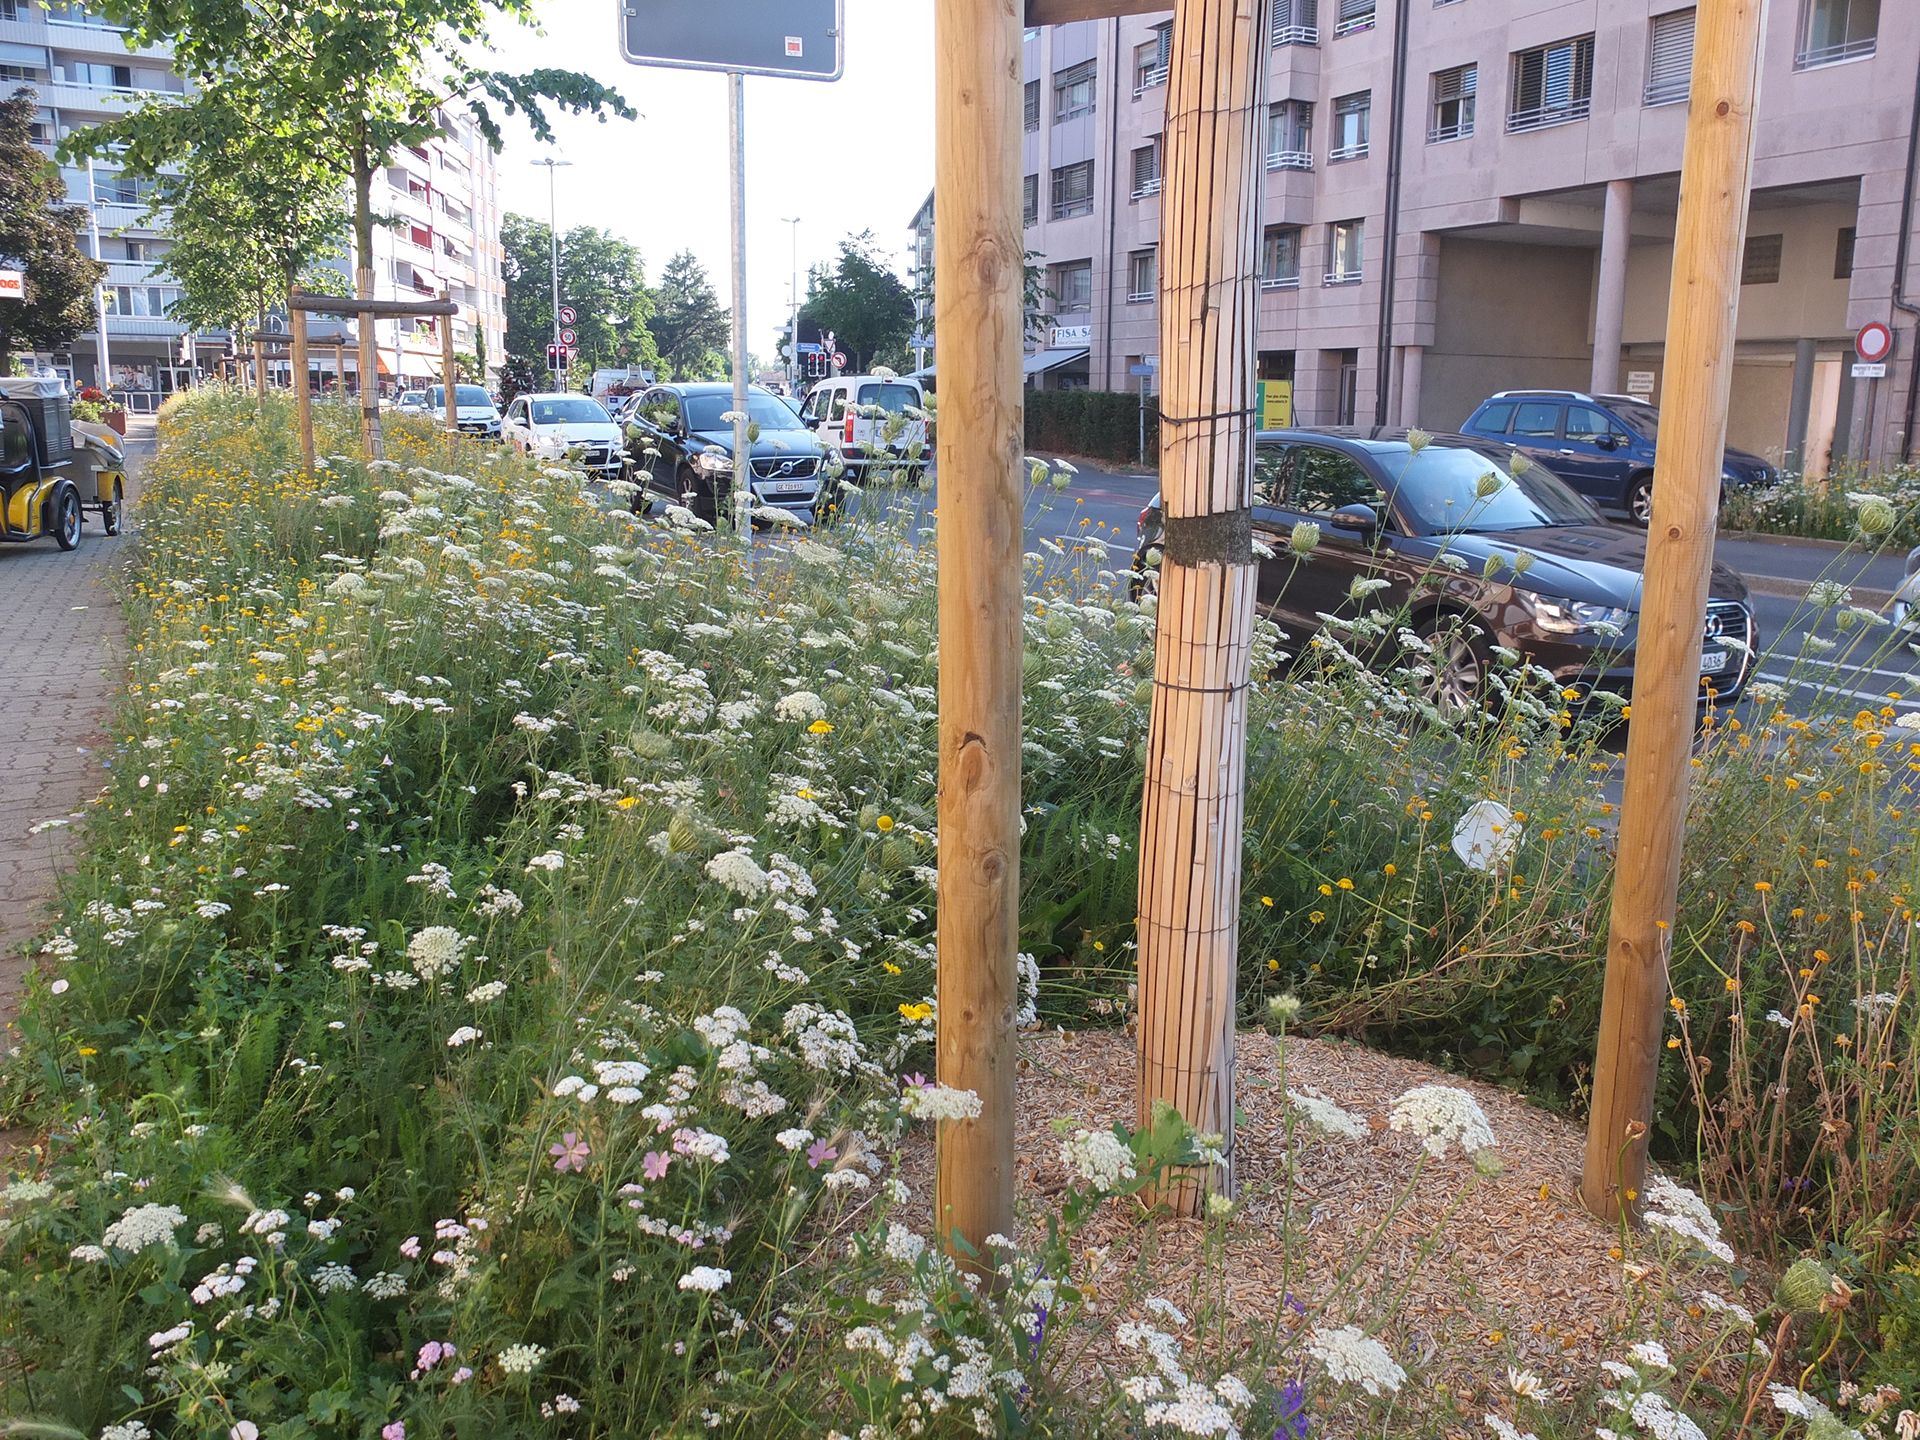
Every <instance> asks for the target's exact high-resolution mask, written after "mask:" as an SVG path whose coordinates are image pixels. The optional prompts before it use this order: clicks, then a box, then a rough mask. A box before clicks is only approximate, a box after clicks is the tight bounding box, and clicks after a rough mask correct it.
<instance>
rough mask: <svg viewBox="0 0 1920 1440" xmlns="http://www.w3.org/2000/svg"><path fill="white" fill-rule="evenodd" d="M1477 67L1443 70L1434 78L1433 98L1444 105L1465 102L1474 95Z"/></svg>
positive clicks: (1467, 66)
mask: <svg viewBox="0 0 1920 1440" xmlns="http://www.w3.org/2000/svg"><path fill="white" fill-rule="evenodd" d="M1476 77H1477V67H1475V66H1472V65H1462V66H1461V67H1460V68H1459V69H1457V70H1442V71H1441V72H1440V73H1439V74H1438V75H1436V76H1435V77H1434V81H1433V98H1434V99H1435V100H1437V101H1440V102H1442V103H1445V102H1448V101H1453V100H1464V99H1466V98H1467V97H1468V96H1469V95H1471V94H1473V91H1474V85H1475V83H1476Z"/></svg>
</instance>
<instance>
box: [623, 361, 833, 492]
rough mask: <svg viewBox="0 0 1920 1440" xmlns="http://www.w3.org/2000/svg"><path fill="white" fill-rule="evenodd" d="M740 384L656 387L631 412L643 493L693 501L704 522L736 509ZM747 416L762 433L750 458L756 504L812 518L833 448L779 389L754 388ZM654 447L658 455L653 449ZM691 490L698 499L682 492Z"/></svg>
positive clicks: (630, 432)
mask: <svg viewBox="0 0 1920 1440" xmlns="http://www.w3.org/2000/svg"><path fill="white" fill-rule="evenodd" d="M732 412H733V386H732V385H730V384H725V383H716V384H707V385H678V384H676V385H655V386H654V387H653V388H652V389H650V390H648V391H647V392H646V393H645V394H643V395H642V396H641V397H640V398H639V400H638V401H637V402H636V403H635V404H634V405H633V407H632V408H631V409H630V410H629V411H628V412H627V426H626V432H627V455H628V457H629V459H630V460H631V461H632V463H633V473H634V477H635V478H636V479H637V480H639V481H640V483H641V485H642V487H643V492H645V491H651V492H652V493H654V494H656V495H661V496H664V497H666V498H667V499H668V500H670V501H672V502H673V503H675V504H687V505H689V506H690V508H691V509H692V510H693V512H694V514H696V515H698V516H699V517H700V518H701V519H702V520H706V521H708V522H710V523H718V521H719V518H720V517H721V516H722V515H725V514H727V513H729V506H730V502H729V500H728V498H727V497H729V496H730V495H731V492H732V489H733V422H732V421H731V420H729V419H727V418H726V417H727V416H728V415H730V414H731V413H732ZM747 420H748V423H749V424H750V425H751V426H753V427H754V429H755V431H756V432H757V435H756V438H755V439H754V441H753V452H752V455H751V457H750V459H751V461H752V464H753V476H752V485H753V500H754V504H755V506H756V507H758V506H761V505H770V506H776V507H778V508H779V509H782V510H791V511H793V512H795V513H796V514H798V515H800V516H802V517H806V518H810V517H811V515H812V513H813V512H814V510H815V508H816V507H817V506H818V504H819V502H820V500H821V499H822V495H821V485H822V484H823V483H824V482H825V480H826V476H825V474H824V472H823V470H822V466H823V465H824V464H825V461H826V450H825V448H824V447H823V446H822V445H821V444H820V442H819V441H818V440H816V439H815V438H814V437H813V434H812V432H810V431H809V430H808V429H807V428H806V426H805V425H803V424H801V423H800V417H799V416H797V415H795V414H794V413H793V411H792V409H791V408H789V407H788V405H787V404H786V402H785V401H783V400H782V399H781V398H780V397H779V396H778V395H775V394H774V393H773V392H772V391H770V390H762V389H761V388H760V387H759V386H758V385H754V386H750V387H749V388H748V390H747ZM649 450H652V451H655V452H657V453H655V454H648V453H647V452H648V451H649ZM688 495H691V496H692V497H693V498H692V499H691V501H688V500H686V499H684V498H683V497H685V496H688Z"/></svg>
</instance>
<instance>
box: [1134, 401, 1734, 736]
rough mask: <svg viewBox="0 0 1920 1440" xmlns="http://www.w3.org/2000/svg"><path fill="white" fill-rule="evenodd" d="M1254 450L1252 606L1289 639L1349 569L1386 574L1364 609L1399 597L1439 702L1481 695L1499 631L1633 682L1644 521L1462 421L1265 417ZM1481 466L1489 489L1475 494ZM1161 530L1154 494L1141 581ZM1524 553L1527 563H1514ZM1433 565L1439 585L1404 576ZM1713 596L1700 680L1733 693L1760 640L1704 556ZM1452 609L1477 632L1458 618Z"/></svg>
mask: <svg viewBox="0 0 1920 1440" xmlns="http://www.w3.org/2000/svg"><path fill="white" fill-rule="evenodd" d="M1254 453H1255V495H1254V511H1253V526H1254V536H1255V538H1256V540H1259V541H1260V542H1261V543H1262V544H1264V545H1265V546H1266V547H1267V548H1268V549H1270V550H1272V551H1273V552H1274V554H1273V558H1271V559H1263V560H1262V561H1261V562H1260V580H1259V596H1260V604H1261V606H1262V608H1263V609H1264V610H1265V611H1266V613H1267V614H1268V615H1269V616H1270V617H1271V618H1272V619H1273V620H1274V621H1276V622H1277V623H1278V624H1279V625H1280V627H1281V628H1282V629H1283V630H1285V631H1286V632H1287V633H1288V635H1289V636H1290V637H1291V638H1292V640H1293V643H1294V645H1296V646H1298V645H1300V644H1303V643H1305V641H1306V640H1307V639H1308V637H1309V636H1311V635H1312V634H1313V633H1314V632H1315V631H1317V630H1318V629H1319V628H1320V626H1321V623H1322V622H1321V616H1323V615H1329V614H1334V613H1337V612H1344V613H1345V614H1348V615H1351V614H1353V613H1354V611H1355V608H1356V607H1355V606H1354V605H1353V603H1352V601H1351V595H1352V589H1351V587H1352V585H1353V582H1354V581H1355V580H1357V579H1370V580H1372V579H1377V580H1384V581H1386V582H1387V583H1386V585H1385V587H1384V588H1382V589H1380V590H1379V591H1378V592H1377V593H1376V594H1375V595H1374V596H1373V597H1372V598H1370V599H1369V600H1368V601H1367V607H1368V608H1375V607H1377V608H1380V609H1383V610H1387V611H1389V612H1391V611H1392V610H1393V609H1394V608H1395V607H1397V606H1404V607H1406V608H1407V614H1408V624H1409V626H1410V628H1411V629H1412V630H1413V631H1414V632H1415V633H1416V634H1418V635H1419V636H1421V637H1422V638H1423V639H1425V640H1427V641H1428V642H1429V643H1431V644H1432V645H1433V647H1434V653H1433V655H1432V658H1431V661H1430V663H1431V664H1432V666H1433V667H1434V698H1435V699H1436V701H1438V702H1439V703H1442V704H1444V705H1447V706H1450V707H1455V708H1461V707H1466V706H1470V705H1473V704H1476V703H1478V701H1477V699H1476V696H1477V695H1478V693H1479V691H1480V688H1481V682H1482V680H1483V679H1484V678H1485V676H1486V674H1487V670H1488V666H1489V665H1490V663H1491V661H1492V653H1493V647H1494V646H1496V645H1503V646H1507V647H1509V648H1510V649H1513V650H1517V651H1519V652H1520V654H1522V655H1523V656H1525V657H1526V658H1527V659H1528V660H1530V661H1531V662H1533V663H1534V664H1537V665H1540V666H1542V667H1543V668H1545V669H1546V670H1549V671H1551V672H1552V673H1553V676H1554V678H1555V680H1556V681H1558V682H1559V683H1560V684H1561V685H1562V686H1564V687H1571V688H1577V689H1581V690H1588V689H1592V688H1595V687H1599V688H1603V689H1605V690H1607V691H1610V692H1614V693H1617V694H1619V695H1621V696H1625V695H1626V694H1628V693H1629V692H1630V690H1631V688H1632V683H1633V650H1634V641H1635V638H1636V635H1635V626H1636V617H1637V615H1638V613H1639V609H1640V587H1641V571H1642V569H1643V567H1644V565H1645V563H1646V544H1647V540H1646V535H1645V533H1644V532H1643V531H1640V530H1637V529H1634V528H1631V527H1628V526H1625V525H1616V524H1611V523H1609V522H1608V521H1606V520H1604V519H1602V518H1601V516H1600V514H1599V512H1598V511H1596V510H1595V509H1594V508H1593V507H1592V506H1591V505H1589V504H1588V503H1587V502H1586V501H1585V500H1583V499H1582V498H1581V497H1580V496H1578V495H1576V494H1574V492H1573V491H1571V490H1570V489H1568V488H1567V487H1566V486H1565V485H1563V484H1562V483H1561V482H1560V481H1559V480H1558V479H1556V478H1555V477H1554V475H1553V474H1552V473H1551V472H1549V471H1548V470H1547V469H1546V467H1544V466H1541V465H1529V466H1527V467H1525V469H1524V472H1522V473H1515V470H1514V469H1513V468H1511V467H1509V465H1508V464H1507V463H1506V462H1507V457H1506V455H1505V454H1504V453H1503V452H1501V451H1499V450H1497V449H1495V448H1494V447H1492V446H1490V445H1489V444H1488V443H1487V442H1486V441H1484V440H1480V439H1476V438H1474V437H1472V436H1466V435H1437V436H1434V437H1433V438H1432V439H1431V441H1429V442H1428V443H1427V444H1426V445H1425V446H1424V447H1423V448H1421V449H1419V450H1415V449H1414V448H1413V446H1412V445H1410V444H1409V443H1408V441H1407V432H1406V431H1405V430H1389V429H1378V430H1375V429H1354V428H1346V429H1330V430H1275V431H1265V432H1262V433H1261V435H1260V436H1259V438H1258V441H1257V444H1256V447H1255V452H1254ZM1487 477H1492V481H1493V483H1494V485H1495V488H1494V489H1493V490H1492V493H1491V494H1483V493H1482V492H1483V491H1484V490H1485V489H1486V488H1487ZM1300 521H1311V522H1312V523H1313V524H1315V525H1317V526H1318V527H1319V528H1320V541H1319V544H1318V546H1317V548H1316V549H1315V550H1314V551H1313V553H1312V555H1311V556H1310V557H1309V558H1307V559H1306V560H1305V561H1299V562H1296V561H1295V559H1294V558H1293V556H1292V554H1291V553H1290V551H1289V549H1288V544H1287V542H1288V537H1289V536H1290V534H1291V533H1292V530H1293V527H1294V526H1295V525H1296V524H1297V523H1299V522H1300ZM1161 531H1162V520H1161V512H1160V497H1159V496H1158V495H1156V496H1154V498H1153V501H1152V503H1151V504H1150V505H1149V506H1148V507H1147V509H1145V510H1143V511H1142V512H1141V513H1140V543H1139V547H1138V549H1137V550H1136V551H1135V554H1134V568H1135V570H1136V571H1137V572H1139V573H1140V574H1142V575H1143V576H1145V577H1147V579H1146V581H1145V582H1144V583H1145V584H1146V585H1147V586H1148V587H1149V588H1151V585H1152V578H1153V571H1152V570H1151V569H1150V568H1148V566H1147V560H1148V556H1147V551H1148V550H1149V549H1151V548H1153V547H1155V546H1157V545H1158V544H1159V543H1160V538H1161ZM1443 552H1444V554H1445V555H1447V556H1448V557H1451V559H1452V560H1453V561H1455V562H1457V568H1456V566H1455V565H1450V564H1448V563H1447V561H1445V560H1442V559H1441V558H1440V557H1441V555H1442V554H1443ZM1522 553H1524V554H1526V555H1527V556H1528V557H1529V561H1528V563H1526V565H1525V568H1524V569H1522V568H1520V567H1517V566H1515V565H1514V563H1513V562H1514V559H1515V557H1516V556H1518V555H1520V554H1522ZM1496 560H1497V561H1498V562H1499V563H1498V564H1497V565H1494V564H1493V562H1494V561H1496ZM1489 567H1491V569H1492V573H1491V575H1489V573H1488V571H1489ZM1429 574H1439V575H1443V576H1444V577H1445V583H1444V584H1443V585H1442V586H1441V587H1440V588H1439V589H1438V590H1436V589H1434V588H1433V587H1432V586H1431V585H1428V586H1418V585H1417V584H1416V582H1418V581H1419V580H1420V578H1421V577H1422V576H1424V575H1429ZM1710 595H1711V598H1710V599H1709V601H1708V605H1707V621H1706V633H1705V636H1704V641H1705V644H1704V648H1703V650H1702V653H1701V657H1700V676H1701V693H1702V696H1703V697H1704V696H1705V693H1706V686H1707V684H1708V683H1709V682H1710V683H1711V684H1712V686H1713V688H1714V691H1715V693H1716V694H1717V695H1718V696H1719V697H1720V698H1722V699H1731V698H1733V697H1734V696H1736V695H1738V694H1739V692H1740V690H1741V688H1742V687H1743V686H1745V684H1746V682H1747V678H1748V675H1749V672H1750V670H1751V668H1752V665H1753V657H1754V652H1755V650H1756V649H1757V648H1758V638H1757V633H1756V629H1755V625H1754V619H1753V610H1752V607H1751V605H1750V604H1749V603H1748V600H1747V587H1746V586H1745V584H1744V583H1742V581H1741V579H1740V577H1739V576H1738V575H1736V574H1734V573H1733V571H1731V570H1729V569H1727V568H1726V567H1725V566H1724V565H1719V564H1716V565H1715V566H1714V567H1713V580H1712V585H1711V589H1710ZM1455 617H1460V618H1464V619H1465V620H1467V621H1469V622H1471V625H1473V626H1477V627H1478V628H1479V630H1480V631H1481V632H1482V633H1480V634H1479V635H1477V636H1476V635H1474V634H1472V633H1471V631H1470V630H1463V629H1462V628H1461V627H1458V626H1456V625H1454V624H1453V623H1452V621H1453V619H1454V618H1455ZM1727 640H1731V641H1734V642H1736V643H1734V644H1725V643H1722V642H1723V641H1727Z"/></svg>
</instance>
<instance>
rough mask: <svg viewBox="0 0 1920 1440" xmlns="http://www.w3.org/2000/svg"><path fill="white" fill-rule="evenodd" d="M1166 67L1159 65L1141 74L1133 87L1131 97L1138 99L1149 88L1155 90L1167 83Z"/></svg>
mask: <svg viewBox="0 0 1920 1440" xmlns="http://www.w3.org/2000/svg"><path fill="white" fill-rule="evenodd" d="M1167 68H1168V67H1166V66H1165V65H1160V66H1157V67H1155V68H1154V69H1152V70H1149V71H1147V72H1146V73H1145V74H1144V75H1142V76H1141V77H1140V79H1139V81H1138V83H1136V84H1135V85H1134V87H1133V98H1134V99H1136V100H1138V99H1139V98H1140V97H1141V96H1142V95H1144V94H1146V93H1147V91H1149V90H1157V89H1159V88H1160V87H1161V86H1162V85H1164V84H1166V83H1167Z"/></svg>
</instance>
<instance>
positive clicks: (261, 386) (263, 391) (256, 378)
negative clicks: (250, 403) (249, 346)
mask: <svg viewBox="0 0 1920 1440" xmlns="http://www.w3.org/2000/svg"><path fill="white" fill-rule="evenodd" d="M253 393H254V394H255V395H258V396H259V397H260V398H261V399H263V400H264V399H266V397H267V352H266V350H265V348H264V347H263V346H262V344H261V341H260V336H259V334H258V333H257V332H256V333H255V335H254V337H253Z"/></svg>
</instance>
